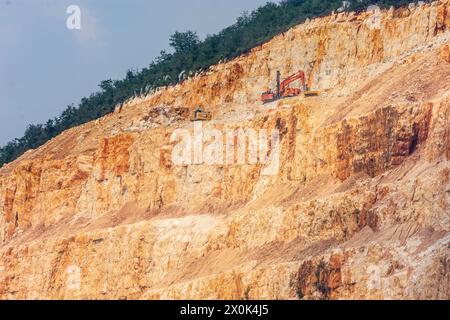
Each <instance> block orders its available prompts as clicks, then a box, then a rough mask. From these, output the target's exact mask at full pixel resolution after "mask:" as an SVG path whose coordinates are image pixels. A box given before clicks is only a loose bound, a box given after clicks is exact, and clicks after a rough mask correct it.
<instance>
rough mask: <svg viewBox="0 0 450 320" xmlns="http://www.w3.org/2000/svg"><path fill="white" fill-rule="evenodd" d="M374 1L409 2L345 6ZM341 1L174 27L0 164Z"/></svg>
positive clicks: (14, 146) (13, 146) (0, 151)
mask: <svg viewBox="0 0 450 320" xmlns="http://www.w3.org/2000/svg"><path fill="white" fill-rule="evenodd" d="M374 3H376V4H378V5H379V6H382V7H388V6H391V5H394V6H401V5H405V4H407V3H409V1H405V0H381V1H378V2H376V1H374V2H371V1H367V0H353V1H350V7H349V8H348V9H347V10H348V11H358V10H362V9H365V8H366V7H367V6H369V5H370V4H374ZM341 6H342V1H341V0H284V1H282V2H281V3H280V4H274V3H267V4H266V5H264V6H262V7H260V8H258V9H256V10H255V11H253V12H251V13H247V12H246V13H243V14H242V16H241V17H239V18H238V19H237V21H236V23H235V24H233V25H232V26H230V27H228V28H225V29H223V30H222V31H221V32H219V33H218V34H215V35H212V36H208V37H207V38H206V39H205V40H204V41H200V40H199V39H198V36H197V34H196V33H195V32H192V31H187V32H184V33H181V32H176V33H175V34H174V35H172V36H171V37H170V46H171V47H172V48H173V53H167V52H165V51H162V52H161V53H160V56H159V57H157V58H156V59H155V61H153V62H152V63H150V65H149V66H148V67H147V68H143V69H142V70H140V71H138V72H133V71H128V72H127V74H126V77H125V79H123V80H111V79H110V80H106V81H102V82H101V84H100V85H99V87H100V91H98V92H96V93H93V94H91V95H90V96H89V97H88V98H83V99H81V102H80V103H79V105H78V106H74V105H71V106H68V107H67V108H66V109H65V110H64V111H63V112H62V113H61V115H60V116H58V117H56V118H54V119H52V120H49V121H48V122H47V123H46V124H38V125H30V126H28V128H27V130H26V131H25V134H24V136H23V137H22V138H20V139H15V140H13V141H11V142H9V143H8V144H7V145H6V146H4V147H2V148H0V166H3V164H5V163H8V162H11V161H13V160H14V159H16V158H17V157H19V156H20V155H22V154H23V153H24V152H26V151H27V150H29V149H35V148H37V147H39V146H41V145H43V144H44V143H46V142H47V141H48V140H50V139H52V138H53V137H55V136H57V135H58V134H60V133H61V132H63V131H64V130H67V129H69V128H72V127H74V126H78V125H80V124H83V123H86V122H89V121H91V120H95V119H97V118H100V117H102V116H104V115H106V114H108V113H110V112H112V111H113V108H114V106H115V105H117V104H119V103H123V102H124V101H126V100H127V99H129V98H131V97H133V96H135V95H136V94H138V93H140V92H147V91H148V90H151V89H154V88H157V87H161V86H167V85H173V84H176V83H178V82H179V81H181V80H182V79H183V76H182V75H192V74H194V73H196V72H199V71H202V70H206V69H208V68H209V67H210V66H211V65H214V64H216V63H218V62H219V61H220V60H229V59H233V58H235V57H237V56H239V55H241V54H243V53H246V52H248V51H249V50H250V49H252V48H253V47H255V46H258V45H260V44H262V43H264V42H266V41H268V40H269V39H271V38H272V37H273V36H275V35H277V34H279V33H281V32H284V31H286V30H288V29H289V28H291V27H292V26H294V25H296V24H299V23H301V22H303V21H304V20H306V19H307V18H313V17H317V16H322V15H326V14H328V13H330V12H331V11H333V10H337V9H338V8H340V7H341Z"/></svg>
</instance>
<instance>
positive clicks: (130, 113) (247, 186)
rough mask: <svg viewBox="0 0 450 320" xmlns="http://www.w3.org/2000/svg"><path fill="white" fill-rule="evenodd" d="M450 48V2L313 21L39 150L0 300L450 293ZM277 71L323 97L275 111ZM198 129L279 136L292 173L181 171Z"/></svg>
mask: <svg viewBox="0 0 450 320" xmlns="http://www.w3.org/2000/svg"><path fill="white" fill-rule="evenodd" d="M449 45H450V2H449V1H437V2H433V3H428V4H422V5H421V6H416V7H410V8H409V9H408V8H401V9H397V10H393V9H391V10H389V11H370V12H365V13H362V14H354V13H340V14H337V15H332V16H329V17H324V18H318V19H314V20H312V21H308V22H307V23H305V24H302V25H299V26H297V27H294V28H292V29H291V30H289V31H287V32H285V33H284V34H280V35H279V36H277V37H275V38H274V39H273V40H271V41H269V42H267V43H266V44H264V45H262V46H260V47H258V48H255V49H253V50H252V51H251V52H249V53H248V54H247V55H244V56H241V57H239V58H237V59H235V60H232V61H228V62H224V63H222V64H218V65H216V66H214V67H212V68H211V69H210V70H209V71H208V72H205V73H202V74H199V75H197V76H195V77H193V78H190V79H187V80H186V81H184V82H183V83H181V84H179V85H177V86H175V87H170V88H161V89H160V90H158V91H157V92H155V93H154V94H152V95H150V96H147V97H142V98H136V99H134V100H131V101H129V102H128V103H126V104H124V105H123V106H119V107H118V108H116V111H115V112H114V113H112V114H110V115H108V116H106V117H104V118H101V119H99V120H96V121H94V122H91V123H87V124H85V125H82V126H80V127H76V128H73V129H70V130H67V131H66V132H64V133H62V134H61V135H60V136H58V137H56V138H55V139H53V140H51V141H49V142H48V143H47V144H45V145H44V146H42V147H40V148H39V149H37V150H31V151H29V152H27V153H26V154H24V155H23V156H22V157H21V158H19V159H18V160H16V161H14V162H13V163H11V164H8V165H6V166H4V167H3V168H2V169H0V298H1V299H17V298H19V299H83V298H89V299H450V275H449V274H450V273H449V268H450V267H449V266H450V256H449V245H450V231H449V226H450V221H449V217H450V209H449V204H450V194H449V192H450V183H449V171H450V166H449V158H450V125H449V119H450V114H449V113H450V108H449V107H450V60H449V57H450V51H449ZM278 70H279V71H281V73H282V75H283V76H285V77H286V76H288V75H290V74H292V73H294V72H297V71H299V70H304V71H305V73H306V74H307V76H308V87H310V88H311V89H314V90H319V91H320V94H319V96H317V97H304V96H303V95H301V96H298V97H293V98H288V99H283V100H278V101H275V102H272V103H269V104H265V105H263V104H262V103H261V102H260V101H259V99H260V94H261V92H263V91H265V90H266V89H267V88H268V87H269V88H274V87H275V79H276V72H277V71H278ZM199 105H201V106H203V107H204V108H205V109H207V110H208V111H211V112H212V114H213V119H212V120H211V121H207V122H202V123H201V124H199V123H195V124H194V123H193V122H191V121H190V117H191V113H192V112H193V110H194V109H195V108H197V106H199ZM196 125H200V126H201V129H202V130H206V131H208V130H210V131H213V132H216V133H217V132H219V133H223V135H221V136H220V139H219V141H224V142H225V140H226V139H225V137H226V132H230V131H231V132H237V131H239V130H240V129H241V130H248V129H252V130H254V131H255V132H268V133H270V132H271V131H273V130H276V131H277V132H278V133H279V141H278V142H279V144H275V142H274V140H273V141H272V142H270V141H267V149H268V152H269V153H270V154H272V155H273V154H275V153H276V154H277V155H278V166H276V168H275V169H276V170H272V171H271V172H269V174H267V172H266V171H265V170H266V167H267V166H266V164H265V163H263V162H261V161H256V162H255V163H252V162H251V161H246V162H245V163H241V164H238V163H235V162H233V163H227V162H226V161H223V162H220V161H219V162H217V163H205V162H202V161H196V159H195V155H193V156H192V160H193V161H192V162H190V163H185V164H181V165H180V164H176V163H174V161H173V155H174V150H176V148H177V141H174V139H173V136H174V133H176V132H178V131H179V130H184V131H183V132H186V133H189V134H192V137H193V141H192V143H193V144H194V145H195V144H197V145H198V143H200V145H202V146H203V147H205V148H206V147H207V145H208V142H207V141H205V140H204V139H200V142H199V141H198V139H197V138H198V136H196V135H195V132H196V131H195V130H196V128H195V126H196ZM197 129H198V128H197ZM214 130H215V131H214ZM269 137H270V135H269ZM236 139H237V138H236ZM236 139H235V140H236ZM235 140H233V141H235ZM268 140H270V139H269V138H268ZM236 145H238V144H235V145H234V146H236ZM242 145H244V146H246V147H248V149H250V148H251V145H250V143H246V142H244V143H243V144H241V146H242ZM194 148H195V147H194ZM194 152H195V151H194ZM190 155H191V154H190ZM233 159H234V158H233ZM197 160H198V159H197ZM247 160H248V159H247ZM259 160H261V158H259Z"/></svg>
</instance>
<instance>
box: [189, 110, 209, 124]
mask: <svg viewBox="0 0 450 320" xmlns="http://www.w3.org/2000/svg"><path fill="white" fill-rule="evenodd" d="M211 119H212V113H211V112H208V111H205V110H203V108H201V107H198V108H197V109H195V111H194V116H193V117H192V119H191V121H210V120H211Z"/></svg>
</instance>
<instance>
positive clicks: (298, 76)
mask: <svg viewBox="0 0 450 320" xmlns="http://www.w3.org/2000/svg"><path fill="white" fill-rule="evenodd" d="M297 80H300V84H301V87H300V88H291V87H290V85H291V83H293V82H294V81H297ZM302 91H303V92H306V77H305V73H304V72H303V71H299V72H297V73H294V74H293V75H291V76H289V77H287V78H286V79H284V80H283V81H281V73H280V71H277V90H276V92H273V91H272V90H269V91H266V92H264V93H262V94H261V100H262V102H264V103H269V102H272V101H275V100H278V99H283V98H288V97H295V96H298V95H300V94H301V93H302Z"/></svg>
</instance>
